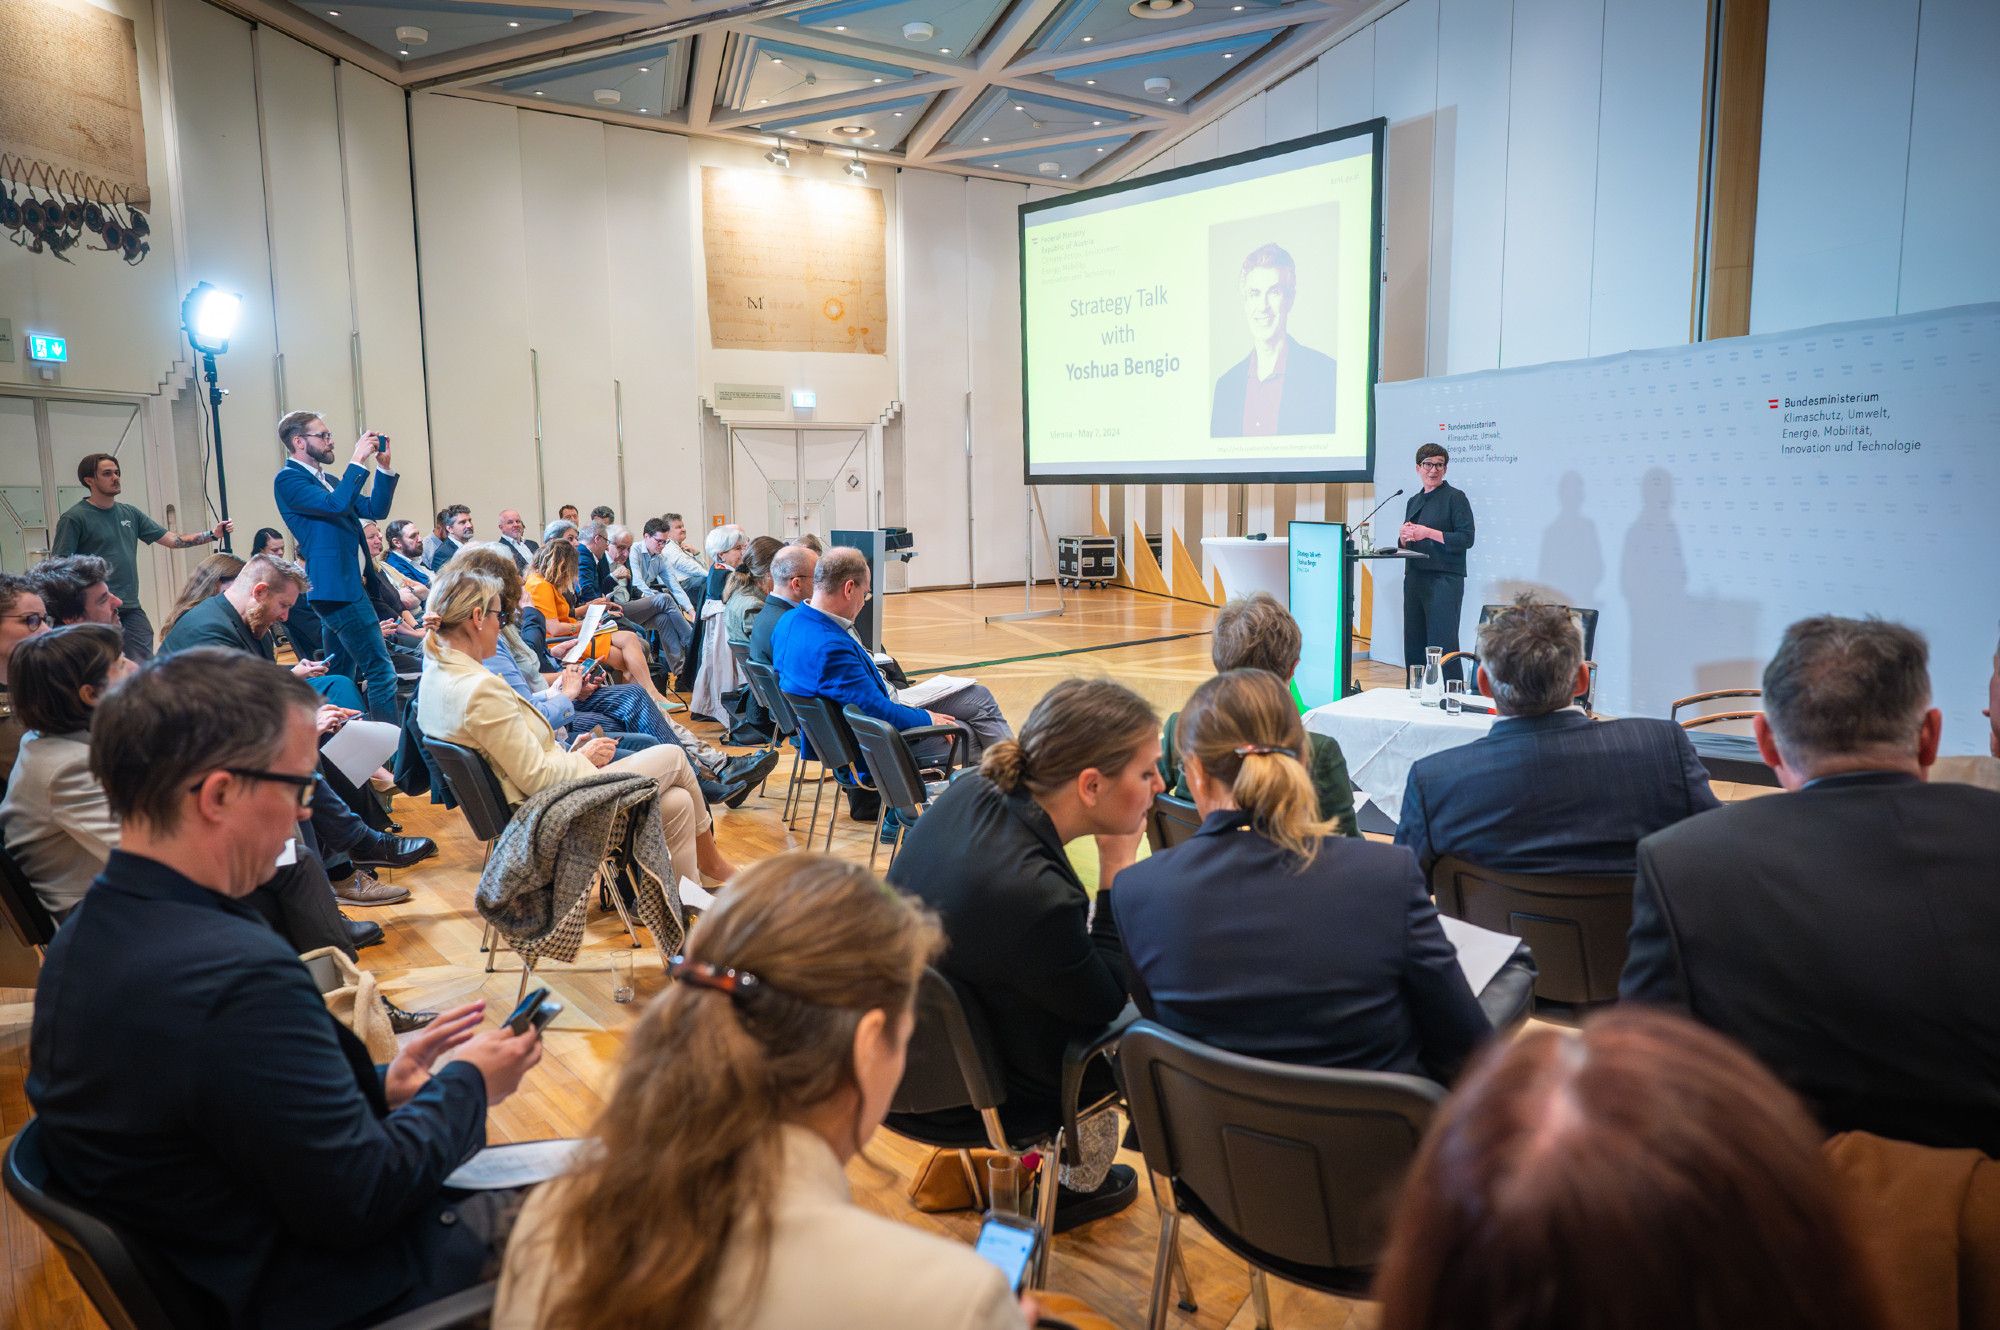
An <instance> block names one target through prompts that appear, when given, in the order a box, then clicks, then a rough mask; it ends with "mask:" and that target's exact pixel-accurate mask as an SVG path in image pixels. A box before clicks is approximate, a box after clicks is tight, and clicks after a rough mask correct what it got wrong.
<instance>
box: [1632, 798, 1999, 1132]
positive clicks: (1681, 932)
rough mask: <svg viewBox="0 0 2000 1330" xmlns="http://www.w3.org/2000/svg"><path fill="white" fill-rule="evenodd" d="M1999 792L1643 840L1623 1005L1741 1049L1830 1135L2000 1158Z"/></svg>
mask: <svg viewBox="0 0 2000 1330" xmlns="http://www.w3.org/2000/svg"><path fill="white" fill-rule="evenodd" d="M1995 957H2000V794H1995V793H1993V792H1992V791H1990V790H1981V789H1977V788H1975V787H1973V786H1970V785H1948V784H1937V785H1931V784H1926V783H1924V782H1922V781H1919V780H1917V779H1915V778H1914V777H1910V776H1899V775H1895V774H1890V773H1869V774H1859V775H1853V776H1845V777H1834V778H1832V779H1828V780H1823V781H1818V782H1815V783H1814V784H1812V785H1810V786H1808V787H1807V788H1805V789H1803V790H1799V791H1797V792H1795V793H1791V794H1773V795H1767V796H1765V797H1764V798H1761V799H1747V800H1744V801H1743V802H1741V803H1736V804H1731V805H1730V806H1728V807H1727V808H1721V809H1718V810H1716V811H1715V812H1712V813H1704V814H1702V815H1701V816H1700V817H1697V818H1691V819H1689V820H1688V821H1686V822H1683V823H1681V824H1680V825H1678V826H1674V827H1669V828H1668V829H1667V830H1665V831H1662V832H1660V833H1658V834H1657V835H1653V836H1648V837H1647V838H1646V839H1645V840H1643V841H1641V842H1640V843H1639V876H1638V884H1637V888H1636V890H1635V892H1634V895H1633V902H1632V933H1631V951H1630V954H1629V956H1628V957H1627V959H1626V962H1625V973H1624V976H1623V977H1622V978H1621V980H1620V981H1619V985H1618V991H1619V994H1620V996H1621V997H1623V998H1625V999H1627V1000H1628V1001H1643V1002H1659V1003H1666V1004H1670V1005H1673V1006H1678V1007H1680V1008H1682V1009H1684V1010H1686V1011H1687V1012H1689V1013H1690V1014H1691V1015H1693V1016H1694V1018H1695V1019H1696V1020H1698V1021H1701V1022H1702V1023H1703V1024H1705V1025H1708V1026H1711V1027H1713V1028H1715V1029H1717V1030H1720V1031H1721V1032H1722V1033H1724V1034H1726V1035H1729V1036H1730V1037H1732V1038H1734V1039H1736V1040H1739V1041H1740V1042H1742V1043H1744V1044H1746V1045H1748V1046H1749V1048H1750V1051H1751V1052H1753V1053H1755V1054H1756V1055H1757V1056H1758V1057H1759V1058H1760V1059H1762V1060H1763V1062H1764V1064H1765V1065H1766V1066H1768V1067H1769V1068H1770V1069H1771V1070H1772V1071H1774V1072H1776V1073H1777V1075H1778V1078H1779V1079H1780V1080H1782V1081H1784V1082H1785V1083H1786V1084H1788V1085H1790V1086H1791V1087H1792V1088H1793V1089H1794V1090H1797V1091H1798V1092H1799V1093H1800V1094H1801V1095H1802V1096H1804V1098H1805V1100H1806V1102H1807V1103H1808V1104H1809V1105H1810V1106H1811V1107H1812V1108H1813V1110H1814V1112H1815V1113H1816V1114H1817V1115H1818V1117H1819V1120H1820V1125H1821V1126H1823V1127H1824V1128H1825V1129H1826V1130H1827V1131H1828V1132H1829V1133H1832V1132H1839V1131H1848V1130H1861V1131H1870V1132H1874V1133H1875V1134H1876V1135H1878V1136H1889V1137H1893V1138H1895V1139H1898V1140H1906V1141H1915V1142H1917V1143H1918V1144H1920V1145H1932V1146H1946V1147H1950V1146H1971V1147H1974V1148H1976V1149H1980V1150H1984V1151H1985V1152H1986V1153H1987V1154H1989V1155H1994V1156H1996V1157H2000V1001H1996V1000H1995V996H1994V984H1993V979H1994V975H1995V973H1996V968H1995Z"/></svg>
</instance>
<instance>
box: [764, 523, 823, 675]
mask: <svg viewBox="0 0 2000 1330" xmlns="http://www.w3.org/2000/svg"><path fill="white" fill-rule="evenodd" d="M818 567H819V555H817V554H815V553H814V552H813V551H811V550H809V549H807V548H806V547H805V546H803V545H786V546H785V547H784V548H782V549H780V550H779V551H778V552H777V553H776V554H774V555H772V556H771V586H770V589H769V590H768V591H766V592H765V593H764V603H763V604H762V605H761V606H759V607H758V610H757V616H756V618H755V619H753V620H752V621H751V624H750V659H752V660H754V661H756V662H757V663H758V664H759V665H769V666H771V668H773V669H776V668H777V666H776V665H775V664H774V663H773V662H772V659H771V640H772V638H774V637H776V636H777V632H778V624H779V623H780V622H781V621H782V620H783V619H784V617H785V615H786V614H788V613H789V612H791V611H792V610H795V609H797V608H798V607H799V606H801V605H803V604H805V603H806V602H807V601H809V600H811V599H812V591H813V574H814V572H815V571H816V570H817V569H818Z"/></svg>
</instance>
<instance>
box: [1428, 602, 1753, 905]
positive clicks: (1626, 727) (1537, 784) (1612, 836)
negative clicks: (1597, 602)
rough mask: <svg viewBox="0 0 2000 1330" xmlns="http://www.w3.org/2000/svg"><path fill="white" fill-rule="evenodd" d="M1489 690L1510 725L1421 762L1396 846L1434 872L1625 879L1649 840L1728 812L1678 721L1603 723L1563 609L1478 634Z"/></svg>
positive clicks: (1519, 609)
mask: <svg viewBox="0 0 2000 1330" xmlns="http://www.w3.org/2000/svg"><path fill="white" fill-rule="evenodd" d="M1477 678H1478V684H1479V691H1480V692H1481V693H1484V694H1485V695H1487V696H1488V697H1491V698H1492V699H1493V705H1494V708H1495V710H1497V711H1498V712H1499V714H1500V718H1499V719H1498V720H1496V721H1495V722H1494V723H1493V728H1492V729H1491V730H1489V731H1487V732H1486V733H1485V734H1483V735H1481V736H1480V737H1479V738H1478V739H1475V740H1474V741H1473V742H1471V743H1469V744H1464V745H1462V746H1460V747H1457V748H1449V749H1446V750H1445V751H1444V752H1441V753H1432V754H1430V755H1429V756H1427V757H1420V758H1418V759H1417V761H1416V763H1415V765H1413V766H1412V767H1411V768H1410V776H1409V781H1408V783H1407V784H1406V786H1405V788H1404V793H1403V811H1402V817H1401V820H1400V821H1399V822H1398V823H1397V825H1396V843H1397V844H1398V845H1407V846H1409V847H1410V849H1411V850H1412V851H1414V852H1415V854H1416V856H1417V864H1418V866H1419V867H1420V868H1422V869H1423V870H1424V872H1425V873H1429V872H1430V869H1431V865H1432V864H1434V863H1436V862H1437V861H1438V860H1439V859H1440V858H1443V857H1444V856H1445V855H1456V856H1458V857H1459V858H1460V859H1464V860H1466V861H1467V862H1469V863H1474V864H1478V865H1479V866H1480V867H1482V868H1491V869H1494V870H1497V871H1499V872H1507V873H1562V874H1584V873H1605V874H1621V873H1630V872H1631V871H1632V870H1633V857H1634V854H1635V848H1636V846H1637V845H1638V843H1639V841H1640V840H1641V838H1643V837H1646V836H1650V835H1652V834H1653V833H1654V832H1656V831H1658V830H1660V829H1661V828H1662V827H1670V826H1672V825H1674V823H1676V822H1679V821H1681V820H1682V819H1683V818H1687V817H1692V816H1693V815H1694V814H1696V813H1702V812H1706V811H1708V810H1709V809H1711V808H1716V807H1719V806H1720V805H1719V803H1718V801H1717V799H1716V797H1715V795H1714V793H1713V792H1712V791H1711V790H1710V789H1709V787H1708V772H1707V770H1706V769H1704V768H1703V766H1702V764H1701V759H1700V758H1699V757H1697V756H1695V751H1694V746H1693V745H1692V744H1690V743H1689V742H1688V737H1687V732H1686V731H1685V730H1683V729H1681V727H1680V726H1678V725H1676V724H1674V723H1673V722H1672V721H1670V720H1655V719H1650V718H1647V717H1644V716H1632V717H1627V718H1625V719H1622V720H1606V721H1596V720H1592V719H1591V718H1590V717H1589V716H1587V715H1585V714H1584V711H1583V708H1582V707H1580V706H1577V705H1576V704H1575V699H1576V698H1577V697H1578V696H1580V695H1581V694H1582V693H1583V692H1584V690H1585V689H1586V687H1587V686H1588V684H1589V678H1590V675H1589V671H1588V669H1587V668H1586V667H1585V665H1584V662H1583V638H1582V636H1581V635H1579V633H1578V632H1577V628H1576V621H1575V620H1574V619H1572V618H1571V617H1570V613H1569V611H1568V610H1566V609H1564V608H1563V607H1562V606H1560V605H1547V604H1541V603H1539V602H1537V601H1535V600H1533V599H1532V598H1531V597H1528V596H1523V597H1521V598H1520V599H1519V600H1517V601H1516V602H1515V603H1514V604H1513V605H1512V606H1510V607H1508V608H1507V609H1504V610H1501V611H1500V612H1499V613H1497V614H1495V615H1494V616H1493V617H1492V618H1491V619H1489V620H1488V621H1487V622H1486V623H1485V624H1483V625H1481V627H1480V629H1479V673H1478V676H1477Z"/></svg>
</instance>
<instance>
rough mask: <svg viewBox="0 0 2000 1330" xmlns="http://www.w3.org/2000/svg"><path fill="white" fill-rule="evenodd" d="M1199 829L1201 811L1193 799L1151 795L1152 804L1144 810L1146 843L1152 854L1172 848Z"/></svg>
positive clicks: (1168, 795)
mask: <svg viewBox="0 0 2000 1330" xmlns="http://www.w3.org/2000/svg"><path fill="white" fill-rule="evenodd" d="M1200 830H1201V813H1200V811H1199V810H1198V809H1196V808H1195V806H1194V803H1193V801H1191V800H1188V799H1176V798H1174V796H1173V795H1171V794H1156V795H1154V796H1153V806H1152V807H1151V808H1149V809H1147V810H1146V843H1147V844H1148V845H1150V846H1152V847H1153V853H1154V854H1158V853H1159V852H1160V851H1161V850H1171V849H1173V848H1174V846H1176V845H1179V844H1180V843H1181V842H1182V841H1184V840H1187V839H1188V838H1189V837H1191V836H1193V835H1194V833H1195V832H1197V831H1200Z"/></svg>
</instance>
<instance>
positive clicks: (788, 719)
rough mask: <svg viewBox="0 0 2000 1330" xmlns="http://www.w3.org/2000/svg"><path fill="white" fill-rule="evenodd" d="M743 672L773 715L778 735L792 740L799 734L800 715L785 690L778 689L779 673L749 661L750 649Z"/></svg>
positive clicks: (758, 697)
mask: <svg viewBox="0 0 2000 1330" xmlns="http://www.w3.org/2000/svg"><path fill="white" fill-rule="evenodd" d="M744 656H745V658H744V661H743V672H744V673H745V674H747V675H749V676H750V686H751V688H753V689H755V690H756V692H757V700H758V701H760V702H762V703H763V704H764V709H765V710H766V711H768V712H770V713H771V723H772V724H773V725H776V726H777V727H778V733H779V734H780V735H781V736H783V737H784V738H787V739H789V738H791V737H792V736H793V735H795V734H797V733H798V732H799V713H798V712H796V711H794V710H792V704H791V702H790V700H789V699H787V698H786V697H785V690H784V689H782V688H780V687H778V675H777V671H775V670H773V669H772V668H771V667H770V666H769V665H765V664H763V663H761V662H759V661H754V660H751V659H749V648H747V647H746V648H744Z"/></svg>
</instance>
